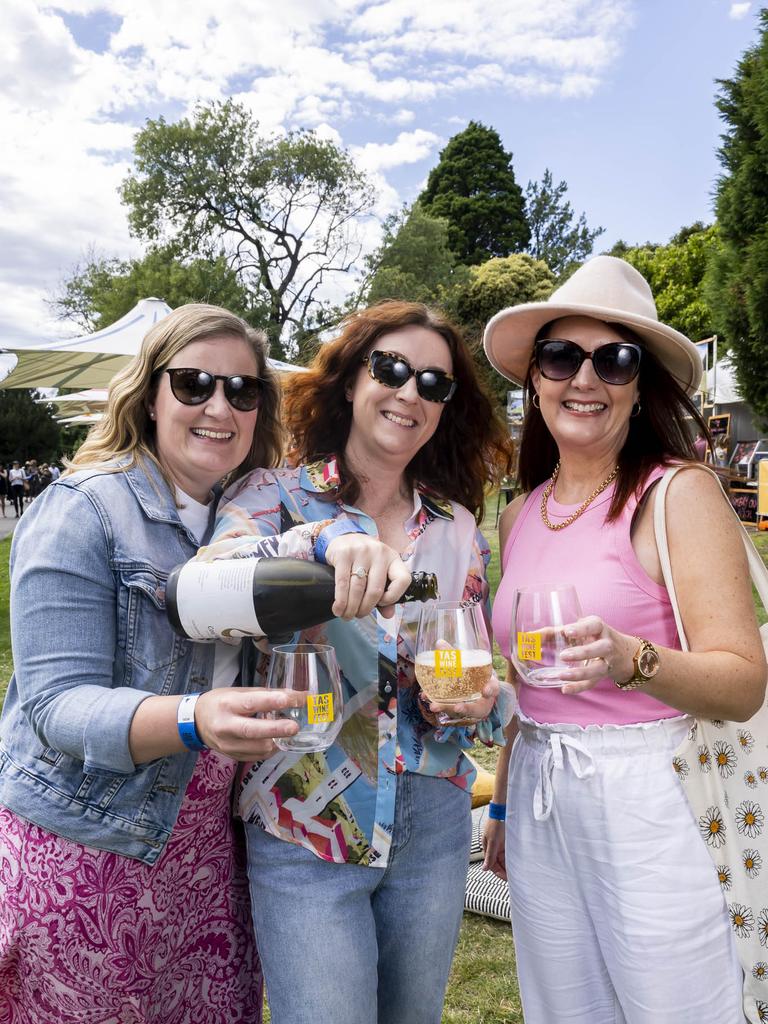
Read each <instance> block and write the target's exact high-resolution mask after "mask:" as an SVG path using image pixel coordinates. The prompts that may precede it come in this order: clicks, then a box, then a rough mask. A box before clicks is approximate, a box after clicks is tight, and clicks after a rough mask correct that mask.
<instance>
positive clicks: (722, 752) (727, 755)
mask: <svg viewBox="0 0 768 1024" xmlns="http://www.w3.org/2000/svg"><path fill="white" fill-rule="evenodd" d="M712 751H713V753H714V755H715V764H716V765H717V770H718V771H719V772H720V778H721V779H730V777H731V776H732V775H733V773H734V772H735V771H736V761H737V758H736V751H735V750H734V749H733V747H732V746H731V744H730V743H726V742H725V740H717V742H716V743H714V744H713V745H712Z"/></svg>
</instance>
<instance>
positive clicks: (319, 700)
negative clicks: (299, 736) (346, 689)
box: [307, 693, 333, 725]
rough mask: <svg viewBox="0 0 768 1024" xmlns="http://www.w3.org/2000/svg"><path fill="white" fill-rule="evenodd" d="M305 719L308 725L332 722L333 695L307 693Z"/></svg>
mask: <svg viewBox="0 0 768 1024" xmlns="http://www.w3.org/2000/svg"><path fill="white" fill-rule="evenodd" d="M307 719H308V721H309V724H310V725H317V724H318V723H321V722H332V721H333V694H332V693H308V694H307Z"/></svg>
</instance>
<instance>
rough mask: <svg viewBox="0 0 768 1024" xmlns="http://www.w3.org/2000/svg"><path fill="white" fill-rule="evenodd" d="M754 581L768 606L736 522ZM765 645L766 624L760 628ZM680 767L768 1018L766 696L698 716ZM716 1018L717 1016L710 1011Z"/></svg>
mask: <svg viewBox="0 0 768 1024" xmlns="http://www.w3.org/2000/svg"><path fill="white" fill-rule="evenodd" d="M680 468H682V467H672V468H671V469H668V470H667V472H666V473H665V474H664V476H663V477H662V478H661V480H660V482H659V485H658V493H657V495H656V504H655V510H654V528H655V533H656V545H657V547H658V550H659V558H660V560H661V567H662V570H663V573H664V582H665V583H666V586H667V590H668V592H669V597H670V600H671V602H672V608H673V610H674V613H675V621H676V622H677V631H678V634H679V636H680V646H681V647H682V649H683V650H684V651H687V650H688V642H687V639H686V636H685V630H684V629H683V623H682V620H681V618H680V609H679V608H678V604H677V597H676V595H675V588H674V583H673V581H672V567H671V565H670V560H669V545H668V543H667V528H666V515H665V503H666V493H667V488H668V486H669V483H670V481H671V479H672V478H673V477H674V475H675V474H676V473H677V472H678V471H679V469H680ZM739 528H740V529H741V531H742V535H743V539H744V547H745V549H746V552H747V559H748V561H749V572H750V575H751V577H752V582H753V583H754V585H755V588H756V590H757V592H758V594H759V595H760V600H761V601H762V604H763V607H764V608H766V610H768V570H767V569H766V568H765V566H764V565H763V561H762V559H761V558H760V555H759V554H758V553H757V550H756V549H755V546H754V544H753V543H752V541H751V539H750V537H749V534H748V533H747V531H746V530H745V529H744V527H743V526H742V525H741V523H739ZM760 633H761V636H762V639H763V646H764V647H765V648H766V652H768V624H766V625H764V626H762V627H761V630H760ZM673 765H674V768H675V771H676V772H677V774H678V778H679V779H680V781H681V782H682V784H683V788H684V790H685V795H686V797H687V798H688V802H689V803H690V805H691V808H692V809H693V813H694V815H695V817H696V821H697V822H698V825H699V832H700V833H701V837H702V840H703V841H704V842H705V843H706V844H707V849H708V850H709V853H710V855H711V857H712V860H713V862H714V865H715V869H716V871H717V874H718V878H719V880H720V885H721V887H722V889H723V893H724V895H725V899H726V903H727V904H728V914H729V916H730V919H731V925H732V927H733V931H734V935H735V937H736V947H737V951H738V956H739V960H740V962H741V965H742V967H743V968H744V1013H745V1015H746V1018H747V1020H748V1021H749V1022H750V1024H766V1022H768V703H765V702H764V704H763V706H762V708H761V709H760V710H759V711H758V712H757V714H756V715H755V716H754V717H753V718H751V719H750V720H749V721H748V722H724V721H712V720H708V719H702V718H700V719H697V720H696V722H695V724H694V725H693V727H692V728H691V730H690V732H689V733H688V736H687V737H686V739H685V740H684V741H683V743H682V744H681V745H680V746H679V747H678V749H677V750H676V751H675V757H674V759H673ZM713 1019H714V1018H713Z"/></svg>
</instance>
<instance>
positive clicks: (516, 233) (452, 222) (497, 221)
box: [419, 121, 530, 265]
mask: <svg viewBox="0 0 768 1024" xmlns="http://www.w3.org/2000/svg"><path fill="white" fill-rule="evenodd" d="M419 201H420V203H421V204H422V206H423V208H424V210H425V211H426V212H427V213H428V214H430V216H432V217H443V218H445V220H447V222H448V242H449V244H450V247H451V250H452V252H453V254H454V256H455V257H456V259H457V261H458V262H459V263H462V264H465V265H472V264H478V263H483V262H484V261H485V260H487V259H489V258H491V257H501V256H509V255H510V253H514V252H520V251H521V250H523V249H525V248H526V246H527V245H528V240H529V237H530V229H529V227H528V222H527V220H526V217H525V201H524V199H523V193H522V190H521V188H520V186H519V185H518V184H517V181H516V180H515V174H514V171H513V169H512V154H511V153H507V152H506V151H505V149H504V147H503V146H502V144H501V138H500V137H499V134H498V132H496V131H494V129H493V128H487V127H486V126H485V125H483V124H480V123H479V122H477V121H470V122H469V124H468V126H467V127H466V128H465V129H464V131H462V132H459V134H458V135H454V136H453V138H452V139H450V140H449V142H448V145H447V146H446V147H445V149H444V150H443V151H442V152H441V153H440V161H439V163H438V164H437V166H436V167H434V168H433V169H432V171H430V174H429V178H428V179H427V187H426V188H425V189H424V191H423V192H422V194H421V196H420V197H419Z"/></svg>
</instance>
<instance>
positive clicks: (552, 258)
mask: <svg viewBox="0 0 768 1024" xmlns="http://www.w3.org/2000/svg"><path fill="white" fill-rule="evenodd" d="M567 191H568V185H567V183H566V182H565V181H561V182H560V183H559V184H558V185H555V183H554V181H553V180H552V172H551V171H550V170H549V168H547V169H546V170H545V171H544V177H543V178H542V179H541V182H538V183H537V182H534V181H529V182H528V186H527V188H526V190H525V212H526V217H527V219H528V225H529V227H530V229H531V240H530V242H529V243H528V252H529V253H530V254H531V256H533V258H534V259H537V260H543V261H544V262H545V263H546V264H547V266H548V267H549V268H550V269H551V270H552V272H553V273H554V274H556V275H557V276H558V277H560V276H563V275H567V274H568V271H569V270H570V269H571V268H573V267H574V266H575V265H576V264H579V263H583V262H584V260H585V259H586V258H587V256H589V255H590V253H591V252H592V248H593V245H594V242H595V239H596V238H598V237H599V236H600V235H602V234H603V232H604V231H605V228H594V229H590V228H588V227H587V218H586V215H585V214H583V213H582V214H581V216H580V217H579V218H578V220H575V219H574V218H575V214H574V212H573V207H572V206H571V204H570V202H569V201H568V200H567V199H566V198H565V197H566V193H567Z"/></svg>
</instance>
